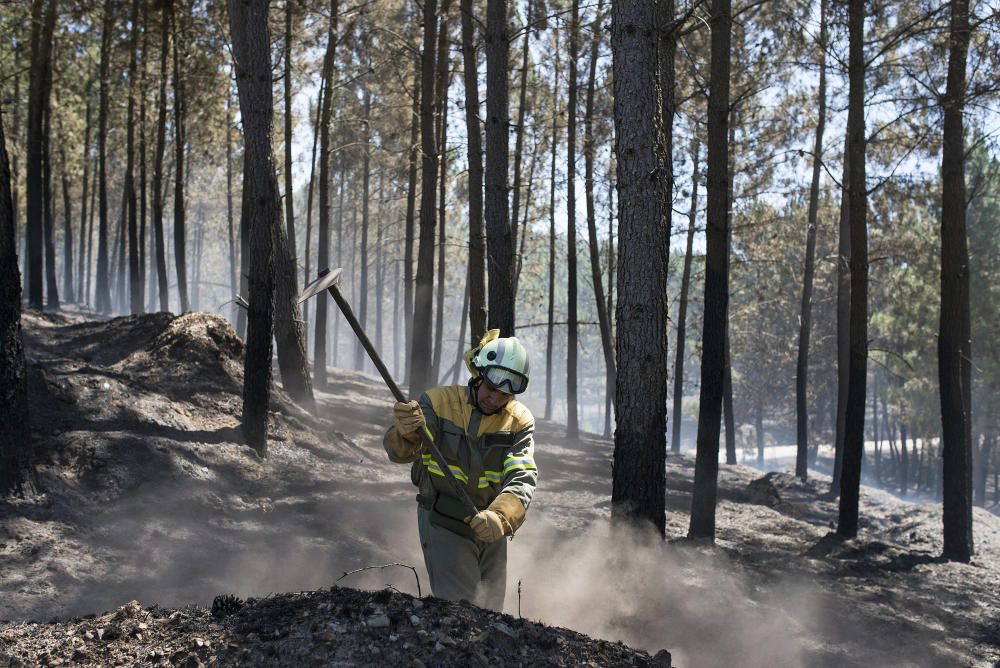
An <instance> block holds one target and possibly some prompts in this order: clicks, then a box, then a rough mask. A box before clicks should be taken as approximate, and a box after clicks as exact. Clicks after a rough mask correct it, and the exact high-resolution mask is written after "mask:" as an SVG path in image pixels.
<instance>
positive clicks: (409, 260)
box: [403, 0, 482, 382]
mask: <svg viewBox="0 0 1000 668" xmlns="http://www.w3.org/2000/svg"><path fill="white" fill-rule="evenodd" d="M465 1H466V2H471V1H472V0H465ZM463 17H464V8H463ZM464 20H465V19H464V18H463V21H464ZM414 63H415V65H414V72H413V100H412V104H411V106H410V154H409V169H408V170H407V187H406V222H405V229H404V231H403V329H404V330H405V331H406V343H405V345H406V349H407V350H410V349H411V348H412V346H413V235H414V228H415V221H416V208H417V206H416V203H417V157H418V156H419V154H420V143H419V141H420V120H421V119H420V77H421V72H420V65H421V59H420V58H415V59H414ZM466 98H468V91H466ZM466 113H468V112H466ZM473 141H478V137H473V136H472V135H471V134H470V138H469V146H470V148H469V150H470V152H471V150H472V148H471V146H472V142H473ZM470 155H471V153H470ZM469 162H470V167H469V174H470V176H469V178H470V179H471V178H472V176H471V174H472V172H473V171H474V169H475V165H474V164H472V161H471V159H470V161H469ZM480 164H481V161H480ZM480 171H482V168H481V167H480ZM469 190H470V193H469V202H470V204H469V206H470V209H469V228H470V230H471V229H472V226H473V216H472V209H471V206H472V204H471V203H472V201H473V199H474V197H475V193H474V192H472V188H471V184H470V188H469ZM481 224H482V220H480V225H481ZM469 252H470V253H471V252H472V251H469ZM403 366H404V367H405V370H404V372H403V377H404V378H405V379H406V382H410V356H409V355H406V360H405V362H404V363H403Z"/></svg>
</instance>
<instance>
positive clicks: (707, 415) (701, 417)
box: [619, 0, 732, 539]
mask: <svg viewBox="0 0 1000 668" xmlns="http://www.w3.org/2000/svg"><path fill="white" fill-rule="evenodd" d="M711 27H712V65H711V75H710V76H711V79H710V82H709V96H708V178H707V182H706V188H707V193H708V194H707V203H708V209H707V223H708V224H707V231H706V234H705V237H706V240H705V315H704V325H703V329H702V361H701V398H700V405H699V410H698V439H697V441H698V446H697V447H698V452H697V455H696V458H695V478H694V492H693V495H692V501H691V524H690V527H689V529H688V535H689V536H691V537H699V538H711V539H714V538H715V503H716V495H717V491H718V475H719V432H720V428H721V420H722V395H723V377H724V375H725V374H724V367H725V344H726V320H727V317H726V314H727V312H728V307H729V206H728V201H729V174H728V172H729V131H728V130H729V128H728V125H729V71H730V66H729V62H730V57H731V55H732V54H731V52H730V39H731V31H732V10H731V6H730V2H729V0H712V18H711ZM619 292H620V291H619Z"/></svg>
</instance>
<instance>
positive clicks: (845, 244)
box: [830, 131, 851, 496]
mask: <svg viewBox="0 0 1000 668" xmlns="http://www.w3.org/2000/svg"><path fill="white" fill-rule="evenodd" d="M850 172H851V152H850V134H849V131H848V135H847V137H845V140H844V166H843V175H842V177H841V183H842V184H843V185H842V187H841V194H840V220H839V232H838V237H839V241H838V249H837V424H836V430H835V434H834V455H833V478H832V480H831V481H830V492H831V494H833V495H834V496H836V495H837V494H839V493H840V478H841V472H842V471H843V467H844V433H845V426H846V424H847V422H846V419H847V387H848V380H849V375H850V374H849V371H850V363H851V355H850V333H851V332H850V330H851V208H850V192H851V189H850V183H849V181H850Z"/></svg>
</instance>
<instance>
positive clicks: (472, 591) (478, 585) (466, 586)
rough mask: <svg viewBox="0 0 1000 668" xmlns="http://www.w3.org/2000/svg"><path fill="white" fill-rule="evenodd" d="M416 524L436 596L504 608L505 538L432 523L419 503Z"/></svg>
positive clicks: (505, 579)
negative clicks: (468, 534) (487, 539)
mask: <svg viewBox="0 0 1000 668" xmlns="http://www.w3.org/2000/svg"><path fill="white" fill-rule="evenodd" d="M417 528H418V529H419V531H420V547H421V548H422V549H423V552H424V564H425V565H426V566H427V573H428V574H429V575H430V578H431V591H432V592H433V593H434V595H435V596H437V597H438V598H444V599H448V600H450V601H460V600H466V601H469V602H470V603H475V604H476V605H478V606H479V607H481V608H490V609H492V610H497V611H501V610H503V600H504V596H505V594H506V593H507V540H506V539H504V538H502V539H500V540H498V541H495V542H493V543H484V542H483V541H481V540H474V539H469V538H465V537H464V536H459V535H458V534H457V533H454V532H452V531H449V530H448V529H444V528H442V527H439V526H435V525H433V524H431V522H430V512H429V511H427V510H425V509H424V508H422V507H420V506H417Z"/></svg>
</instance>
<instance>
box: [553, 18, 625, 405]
mask: <svg viewBox="0 0 1000 668" xmlns="http://www.w3.org/2000/svg"><path fill="white" fill-rule="evenodd" d="M554 31H555V34H554V35H553V41H554V42H555V48H554V49H553V50H554V51H555V69H554V72H553V75H552V107H553V109H552V138H551V140H550V141H551V149H552V156H551V161H550V163H549V292H548V295H549V312H548V320H547V321H546V323H547V324H546V331H545V415H544V417H545V419H546V420H551V419H552V404H553V403H554V402H553V397H552V348H553V346H554V338H555V307H556V154H557V153H558V150H559V26H558V25H557V26H556V27H555V29H554ZM612 391H613V390H612Z"/></svg>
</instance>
